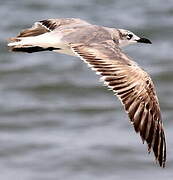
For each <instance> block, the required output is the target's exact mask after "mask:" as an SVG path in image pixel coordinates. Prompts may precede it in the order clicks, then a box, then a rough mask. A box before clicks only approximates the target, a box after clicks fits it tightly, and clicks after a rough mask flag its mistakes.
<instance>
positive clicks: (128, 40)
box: [118, 29, 151, 47]
mask: <svg viewBox="0 0 173 180" xmlns="http://www.w3.org/2000/svg"><path fill="white" fill-rule="evenodd" d="M118 32H119V46H120V47H123V46H127V45H129V44H134V43H137V42H139V43H148V44H151V41H150V40H149V39H146V38H140V37H138V36H136V35H135V34H134V33H132V32H130V31H128V30H125V29H118Z"/></svg>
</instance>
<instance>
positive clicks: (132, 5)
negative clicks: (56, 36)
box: [0, 0, 173, 180]
mask: <svg viewBox="0 0 173 180" xmlns="http://www.w3.org/2000/svg"><path fill="white" fill-rule="evenodd" d="M0 17H1V28H0V42H1V43H0V144H1V145H0V179H3V180H10V179H13V180H31V179H32V180H54V179H56V180H61V179H65V180H115V179H133V180H135V179H140V180H146V178H148V179H154V178H157V179H158V180H159V179H166V180H172V178H173V140H172V137H173V122H172V120H173V36H172V32H173V1H172V0H165V1H163V0H152V1H150V0H145V1H138V0H133V1H127V0H121V1H120V0H119V1H118V0H117V1H116V0H106V1H105V0H86V1H81V0H74V1H70V0H69V1H67V0H57V1H56V0H52V1H49V0H37V1H35V0H6V1H3V0H1V1H0ZM60 17H78V18H82V19H85V20H87V21H89V22H91V23H96V24H100V25H105V26H109V27H118V28H126V29H129V30H131V31H133V32H135V33H136V34H138V35H139V36H142V35H143V36H146V37H149V38H150V39H151V40H152V41H153V44H152V45H148V46H147V45H134V46H130V47H127V48H126V49H125V51H126V52H127V53H128V54H129V55H130V56H132V57H134V58H135V59H136V61H137V62H138V63H139V64H140V65H141V66H142V67H143V68H144V69H146V70H147V71H148V72H149V73H150V74H151V76H152V78H153V80H154V82H155V84H156V88H157V92H158V96H159V100H160V104H161V109H162V116H163V120H164V125H165V130H166V135H167V145H168V158H167V159H168V161H167V166H166V168H165V169H161V168H159V167H158V166H157V165H155V164H154V162H153V159H154V157H153V154H151V155H148V154H147V148H146V146H145V145H143V144H142V143H141V140H140V138H139V136H138V135H136V134H135V132H134V131H133V128H132V127H131V125H130V123H129V120H128V117H127V115H126V114H125V113H124V110H123V108H122V106H121V104H120V102H119V101H118V99H117V98H116V97H113V93H112V92H110V91H107V89H106V88H105V87H103V86H102V85H101V83H99V82H98V79H99V78H98V76H96V75H95V74H94V72H92V71H90V70H89V69H88V68H87V66H86V65H85V64H83V63H82V62H81V60H79V59H78V58H74V57H70V56H65V55H60V54H56V53H51V52H44V53H34V54H22V53H18V54H15V53H9V52H8V51H7V49H6V42H5V41H6V39H7V38H9V37H11V36H15V35H16V33H18V32H19V31H20V30H21V29H23V28H27V27H29V26H31V24H33V22H35V21H37V20H42V19H46V18H60Z"/></svg>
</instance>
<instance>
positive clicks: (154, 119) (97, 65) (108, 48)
mask: <svg viewBox="0 0 173 180" xmlns="http://www.w3.org/2000/svg"><path fill="white" fill-rule="evenodd" d="M9 41H10V42H9V44H8V47H9V49H10V50H11V51H15V52H28V53H33V52H39V51H54V52H58V53H63V54H68V55H72V56H77V57H79V58H80V59H81V60H82V61H84V62H85V63H87V64H88V65H89V67H91V69H92V70H94V71H95V72H96V73H97V74H98V75H100V76H101V80H102V81H103V82H104V84H105V85H106V86H107V87H108V88H109V89H111V90H112V91H113V93H114V94H115V95H117V96H118V98H119V99H120V101H121V102H122V104H123V106H124V108H125V111H126V112H127V113H128V116H129V119H130V122H131V123H132V124H133V126H134V129H135V131H136V132H137V133H139V134H140V136H141V138H142V141H143V143H144V142H146V143H147V146H148V152H150V151H151V150H152V151H153V152H154V155H155V159H156V162H158V163H159V165H160V166H161V167H165V162H166V141H165V133H164V128H163V122H162V118H161V112H160V106H159V102H158V98H157V95H156V91H155V87H154V84H153V82H152V80H151V78H150V76H149V75H148V73H147V72H145V71H144V70H143V69H141V68H140V67H139V66H138V64H137V63H136V62H134V61H133V59H132V58H130V57H129V56H127V55H126V54H125V53H124V52H123V51H122V50H121V47H124V46H126V45H129V44H134V43H148V44H151V41H150V40H148V39H146V38H140V37H138V36H137V35H135V34H134V33H132V32H130V31H128V30H124V29H115V28H108V27H104V26H98V25H93V24H90V23H88V22H86V21H84V20H81V19H76V18H62V19H47V20H42V21H39V22H36V23H35V24H34V25H33V26H32V27H31V28H29V29H25V30H23V31H21V32H20V33H19V35H18V36H17V37H14V38H10V40H9Z"/></svg>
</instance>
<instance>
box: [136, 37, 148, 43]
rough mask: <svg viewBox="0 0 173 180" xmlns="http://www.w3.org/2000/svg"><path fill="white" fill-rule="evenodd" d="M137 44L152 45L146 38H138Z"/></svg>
mask: <svg viewBox="0 0 173 180" xmlns="http://www.w3.org/2000/svg"><path fill="white" fill-rule="evenodd" d="M136 41H137V42H139V43H146V44H152V42H151V41H150V40H149V39H146V38H140V39H139V40H136Z"/></svg>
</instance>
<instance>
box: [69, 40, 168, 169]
mask: <svg viewBox="0 0 173 180" xmlns="http://www.w3.org/2000/svg"><path fill="white" fill-rule="evenodd" d="M72 49H73V51H74V52H75V53H76V54H77V55H78V56H80V57H81V59H83V60H84V61H85V62H86V63H87V64H88V65H89V66H91V68H92V69H93V70H95V71H96V72H97V73H98V74H100V75H101V76H102V80H103V81H104V83H105V84H106V85H107V86H108V87H109V88H111V89H112V90H113V91H114V92H115V93H116V94H117V96H118V97H119V98H120V100H121V102H122V104H123V105H124V107H125V110H126V111H127V113H128V115H129V118H130V120H131V122H132V124H133V125H134V129H135V131H136V132H139V133H140V136H141V138H142V140H143V142H144V141H146V142H147V144H148V151H149V152H150V151H151V149H152V150H153V152H154V154H155V158H156V162H159V164H160V166H161V167H164V166H165V161H166V142H165V134H164V129H163V123H162V119H161V113H160V107H159V103H158V99H157V96H156V92H155V88H154V84H153V82H152V80H151V78H150V77H149V75H148V74H147V73H146V72H145V71H143V70H142V69H141V68H140V67H139V66H138V65H137V64H136V63H135V62H133V61H132V60H130V58H129V57H127V56H126V55H125V54H124V53H122V52H121V50H120V49H119V48H118V47H117V46H116V45H115V44H114V43H113V42H103V43H102V44H91V45H88V46H86V45H72Z"/></svg>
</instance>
